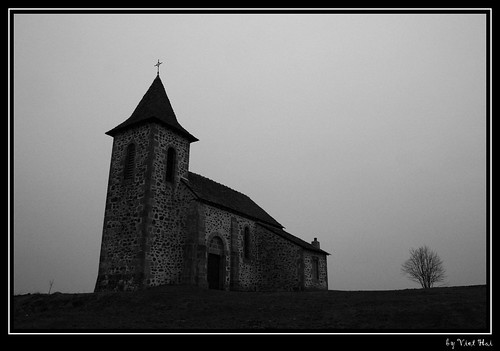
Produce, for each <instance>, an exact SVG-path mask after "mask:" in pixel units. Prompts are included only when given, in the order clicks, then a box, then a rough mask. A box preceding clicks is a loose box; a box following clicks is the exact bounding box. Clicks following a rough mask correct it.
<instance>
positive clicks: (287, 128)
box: [11, 14, 487, 293]
mask: <svg viewBox="0 0 500 351" xmlns="http://www.w3.org/2000/svg"><path fill="white" fill-rule="evenodd" d="M13 28H14V42H13V53H14V61H13V63H12V64H13V65H12V69H13V73H14V80H13V83H14V90H13V96H14V105H13V109H14V120H13V127H14V133H13V135H11V137H13V141H14V143H13V146H14V149H13V156H14V159H13V161H14V162H13V171H14V178H13V179H12V181H13V187H12V189H13V199H14V203H13V205H14V206H13V208H12V209H11V210H12V211H13V214H14V221H13V223H12V224H13V229H14V230H13V236H12V237H13V240H14V241H13V243H14V251H13V252H12V253H13V263H14V277H13V278H14V279H13V283H14V292H15V293H29V292H31V293H33V292H43V293H45V292H47V291H48V289H49V281H50V280H53V281H54V285H53V287H52V291H61V292H91V291H93V289H94V285H95V281H96V278H97V269H98V264H99V254H100V244H101V236H102V225H103V219H104V205H105V201H106V187H107V181H108V172H109V166H110V157H111V147H112V141H113V140H112V138H111V137H110V136H107V135H105V134H104V133H105V132H106V131H108V130H110V129H112V128H113V127H115V126H116V125H118V124H119V123H121V122H123V121H124V120H125V119H127V118H128V117H129V116H130V115H131V114H132V112H133V110H134V108H135V107H136V106H137V104H138V103H139V101H140V99H141V98H142V96H143V95H144V93H145V92H146V90H147V89H148V87H149V86H150V85H151V83H152V81H153V79H154V78H155V76H156V67H154V64H155V63H156V62H157V60H158V59H160V61H162V62H163V64H162V65H161V67H160V77H161V79H162V81H163V84H164V85H165V88H166V90H167V94H168V96H169V98H170V101H171V103H172V105H173V108H174V110H175V113H176V115H177V119H178V121H179V122H180V123H181V125H182V126H183V127H184V128H186V129H187V130H188V131H189V132H190V133H191V134H193V135H194V136H196V137H197V138H199V139H200V141H198V142H196V143H193V144H192V145H191V158H190V170H191V171H193V172H195V173H198V174H201V175H203V176H206V177H208V178H210V179H213V180H215V181H217V182H219V183H223V184H225V185H227V186H229V187H231V188H233V189H235V190H238V191H240V192H242V193H244V194H246V195H248V196H249V197H250V198H252V199H253V200H254V201H255V202H256V203H258V204H259V205H260V206H261V207H263V208H264V209H265V210H266V211H267V212H268V213H269V214H270V215H271V216H273V217H274V218H275V219H276V220H277V221H279V222H280V223H281V224H283V225H284V226H285V229H286V230H287V231H288V232H290V233H292V234H294V235H296V236H298V237H300V238H302V239H303V240H306V241H309V242H310V241H312V240H313V238H314V237H317V238H318V240H319V241H320V242H321V248H322V249H324V250H325V251H327V252H329V253H331V256H328V275H329V288H330V289H334V290H386V289H405V288H416V287H418V286H417V285H416V284H415V283H413V282H411V281H409V280H408V279H407V278H406V277H405V276H403V275H402V274H401V272H400V267H401V264H402V263H403V262H404V261H405V260H406V259H407V258H408V250H409V249H410V248H412V247H415V248H416V247H418V246H421V245H428V246H429V247H431V248H432V249H434V250H435V251H436V252H437V253H438V255H439V256H440V257H441V259H442V260H443V262H444V265H445V269H446V271H447V279H446V282H445V285H446V286H456V285H473V284H485V283H486V263H487V262H486V147H487V146H486V121H487V118H486V18H485V15H481V14H462V15H460V14H444V15H437V14H386V15H380V14H352V15H347V14H315V15H306V14H294V15H286V14H244V15H242V14H234V15H230V14H218V15H214V14H201V15H198V14H187V15H172V14H170V15H168V14H167V15H165V14H164V15H137V14H135V15H130V14H128V15H124V14H115V15H104V14H100V15H86V14H68V15H47V14H37V15H27V14H17V15H15V16H14V26H13Z"/></svg>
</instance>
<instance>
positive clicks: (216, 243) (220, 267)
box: [207, 236, 224, 289]
mask: <svg viewBox="0 0 500 351" xmlns="http://www.w3.org/2000/svg"><path fill="white" fill-rule="evenodd" d="M223 272H224V243H223V242H222V239H221V238H219V237H218V236H214V237H213V238H212V240H210V243H209V245H208V257H207V282H208V288H209V289H222V287H223Z"/></svg>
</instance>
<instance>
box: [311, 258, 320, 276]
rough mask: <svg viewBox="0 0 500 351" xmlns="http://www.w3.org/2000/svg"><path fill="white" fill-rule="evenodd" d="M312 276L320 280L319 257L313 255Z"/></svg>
mask: <svg viewBox="0 0 500 351" xmlns="http://www.w3.org/2000/svg"><path fill="white" fill-rule="evenodd" d="M312 277H313V279H314V280H319V263H318V258H317V257H313V259H312Z"/></svg>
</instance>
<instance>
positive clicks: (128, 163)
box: [123, 143, 135, 179]
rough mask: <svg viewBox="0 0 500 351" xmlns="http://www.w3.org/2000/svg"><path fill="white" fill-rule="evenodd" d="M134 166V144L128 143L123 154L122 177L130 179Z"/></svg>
mask: <svg viewBox="0 0 500 351" xmlns="http://www.w3.org/2000/svg"><path fill="white" fill-rule="evenodd" d="M134 167H135V144H134V143H132V144H129V145H128V146H127V151H126V154H125V165H124V168H123V179H132V178H133V176H134Z"/></svg>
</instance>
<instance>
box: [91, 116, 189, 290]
mask: <svg viewBox="0 0 500 351" xmlns="http://www.w3.org/2000/svg"><path fill="white" fill-rule="evenodd" d="M132 142H133V143H135V145H136V155H135V162H134V174H133V177H132V179H129V180H124V179H123V169H124V161H125V153H126V148H127V146H128V145H129V144H130V143H132ZM171 147H172V148H174V149H175V153H176V168H175V175H174V179H173V181H172V182H168V181H167V179H166V163H167V151H168V149H169V148H171ZM188 168H189V142H188V141H187V140H186V139H185V138H184V137H181V136H179V135H178V134H177V133H174V132H172V131H170V130H168V129H166V128H164V127H163V126H160V125H158V124H156V123H150V124H147V125H142V126H138V127H133V128H130V129H128V130H126V131H124V132H122V133H120V134H117V135H115V137H114V141H113V151H112V155H111V167H110V174H109V182H108V193H107V198H106V210H105V216H104V217H105V218H104V228H103V239H102V244H101V258H100V264H99V275H98V279H97V283H96V290H135V289H137V288H140V287H142V286H155V285H162V284H178V283H180V282H181V280H182V271H183V267H184V263H183V257H184V245H185V239H186V238H185V236H186V227H187V216H188V211H189V207H190V203H191V202H192V201H193V199H194V198H193V195H192V194H191V192H189V190H187V189H186V188H185V187H184V186H180V177H187V174H188Z"/></svg>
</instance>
